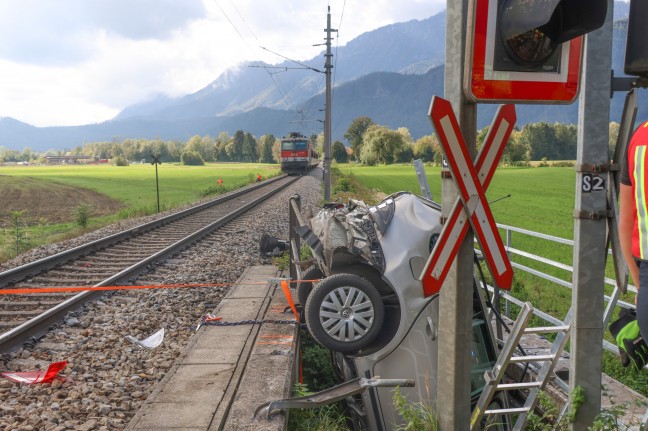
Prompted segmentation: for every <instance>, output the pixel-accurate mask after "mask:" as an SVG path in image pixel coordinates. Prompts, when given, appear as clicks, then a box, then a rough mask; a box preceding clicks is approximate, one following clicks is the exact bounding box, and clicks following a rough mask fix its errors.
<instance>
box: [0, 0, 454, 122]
mask: <svg viewBox="0 0 648 431" xmlns="http://www.w3.org/2000/svg"><path fill="white" fill-rule="evenodd" d="M445 5H446V0H399V1H394V0H373V1H371V2H366V1H365V2H361V1H359V0H328V1H324V0H274V1H268V0H56V1H51V0H2V1H0V117H12V118H15V119H17V120H19V121H23V122H25V123H29V124H31V125H34V126H39V127H44V126H71V125H82V124H92V123H100V122H103V121H106V120H109V119H111V118H113V117H114V116H115V115H117V114H118V113H119V112H120V111H121V110H122V109H123V108H125V107H126V106H129V105H132V104H135V103H138V102H142V101H146V100H148V99H150V98H152V97H154V96H155V95H156V94H166V95H169V96H172V97H178V96H183V95H185V94H190V93H193V92H196V91H198V90H200V89H201V88H203V87H205V86H207V85H208V84H209V83H211V82H212V81H214V80H215V79H216V78H217V77H218V76H219V75H220V74H221V73H222V72H224V71H225V70H226V69H227V68H229V67H233V66H236V65H237V64H240V63H241V62H244V61H256V60H260V61H264V62H266V63H269V64H276V63H281V62H283V61H284V58H282V57H287V58H290V59H293V60H296V61H300V60H308V59H311V58H313V57H316V56H317V55H319V54H320V53H321V52H322V51H323V50H324V47H323V46H313V45H317V44H322V43H324V37H325V36H326V34H325V32H324V29H325V28H326V14H327V7H328V6H330V8H331V26H332V27H333V28H334V29H338V33H337V34H334V36H335V39H334V40H333V47H335V46H344V45H346V44H347V43H348V42H349V41H350V40H352V39H353V38H355V37H357V36H359V35H360V34H362V33H364V32H367V31H370V30H373V29H376V28H378V27H381V26H384V25H388V24H391V23H395V22H404V21H408V20H412V19H425V18H428V17H430V16H432V15H435V14H436V13H438V12H440V11H442V10H443V9H445ZM264 48H265V49H264ZM322 62H324V58H323V57H322ZM322 64H323V63H322Z"/></svg>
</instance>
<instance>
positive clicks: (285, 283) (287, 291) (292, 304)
mask: <svg viewBox="0 0 648 431" xmlns="http://www.w3.org/2000/svg"><path fill="white" fill-rule="evenodd" d="M281 288H282V289H283V293H284V296H285V297H286V300H287V301H288V305H290V309H291V310H292V312H293V314H294V315H295V320H297V321H299V314H297V308H295V301H293V299H292V294H291V293H290V289H289V288H288V281H287V280H281Z"/></svg>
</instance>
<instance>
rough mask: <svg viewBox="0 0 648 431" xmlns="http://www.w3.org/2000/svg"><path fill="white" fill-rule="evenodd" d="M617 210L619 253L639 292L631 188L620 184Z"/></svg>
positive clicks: (633, 206)
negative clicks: (634, 248) (633, 239)
mask: <svg viewBox="0 0 648 431" xmlns="http://www.w3.org/2000/svg"><path fill="white" fill-rule="evenodd" d="M620 195H621V196H620V203H619V205H620V207H621V208H620V209H619V241H620V242H621V253H622V254H623V259H624V260H625V262H626V264H627V265H628V270H629V271H630V275H631V276H632V280H634V285H635V286H637V291H639V268H638V267H637V263H636V261H635V258H634V256H633V255H632V230H633V228H634V211H635V205H634V200H633V197H632V186H628V185H625V184H621V191H620Z"/></svg>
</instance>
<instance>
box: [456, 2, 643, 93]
mask: <svg viewBox="0 0 648 431" xmlns="http://www.w3.org/2000/svg"><path fill="white" fill-rule="evenodd" d="M635 1H636V0H635ZM471 11H472V19H471V18H470V17H469V19H468V38H467V43H468V48H467V55H466V66H467V67H466V75H465V77H464V90H465V94H466V97H467V98H468V99H470V100H472V101H473V102H512V101H517V102H518V103H572V102H573V101H574V100H575V99H576V97H577V96H578V84H579V78H580V69H581V63H582V61H581V57H582V55H581V53H582V50H583V49H582V47H583V40H582V37H580V36H582V35H584V34H585V33H588V32H590V31H593V30H596V29H597V28H599V27H601V26H602V25H603V23H604V22H605V16H606V13H607V0H472V1H471ZM642 42H643V39H642Z"/></svg>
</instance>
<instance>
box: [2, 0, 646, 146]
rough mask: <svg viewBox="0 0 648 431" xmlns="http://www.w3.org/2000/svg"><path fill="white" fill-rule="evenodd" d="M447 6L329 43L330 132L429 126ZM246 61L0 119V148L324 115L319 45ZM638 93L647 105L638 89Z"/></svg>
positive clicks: (285, 122) (483, 119)
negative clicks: (38, 120)
mask: <svg viewBox="0 0 648 431" xmlns="http://www.w3.org/2000/svg"><path fill="white" fill-rule="evenodd" d="M627 14H628V4H627V3H625V2H620V1H616V2H615V19H616V18H619V19H623V18H627ZM626 31H627V20H626V21H618V22H615V25H614V41H613V44H614V46H613V58H612V64H613V69H614V70H615V75H617V76H618V75H621V74H622V71H623V56H624V52H625V34H626ZM444 56H445V12H442V13H439V14H437V15H434V16H432V17H430V18H427V19H423V20H412V21H408V22H404V23H397V24H392V25H388V26H384V27H381V28H378V29H376V30H373V31H370V32H367V33H363V34H362V35H360V36H358V37H357V38H355V39H353V40H352V41H350V42H349V43H348V44H347V45H345V46H341V47H337V48H336V49H335V50H334V57H333V59H334V69H333V72H334V73H333V83H334V88H333V98H332V119H331V124H332V138H333V139H336V140H341V141H343V142H344V141H345V140H344V138H343V136H344V133H345V132H346V129H347V128H348V126H349V124H350V123H351V121H353V119H354V118H356V117H358V116H368V117H370V118H372V119H373V120H374V122H376V123H378V124H383V125H385V126H388V127H390V128H392V129H395V128H398V127H407V128H408V129H409V130H410V133H411V134H412V136H413V137H414V138H415V139H416V138H418V137H420V136H423V135H428V134H430V133H432V127H431V125H430V122H429V119H428V118H427V110H428V108H429V104H430V100H431V98H432V96H433V95H435V94H436V95H442V94H443V66H442V65H443V62H444ZM301 64H302V65H304V66H306V67H308V68H310V69H306V68H304V69H302V70H298V69H295V67H296V65H295V63H293V62H288V61H286V62H283V63H281V64H277V65H267V64H263V63H247V64H241V65H239V66H237V67H233V68H230V69H228V70H227V71H225V72H224V73H223V74H221V75H220V76H219V77H218V78H217V79H216V80H214V81H213V82H212V83H210V84H209V85H207V86H206V87H204V88H203V89H201V90H199V91H197V92H195V93H193V94H188V95H186V96H183V97H180V98H175V99H174V98H170V97H167V96H165V95H156V96H155V97H153V98H151V99H150V100H147V101H143V102H141V103H138V104H135V105H132V106H129V107H126V108H125V109H124V110H122V111H121V112H120V113H119V114H118V115H117V116H116V117H115V118H114V119H112V120H110V121H106V122H103V123H99V124H89V125H84V126H73V127H44V128H38V127H33V126H30V125H28V124H25V123H21V122H19V121H16V120H14V119H11V118H1V119H0V146H5V147H9V148H14V149H21V148H23V147H26V146H29V147H31V148H32V149H34V150H38V151H44V150H47V149H63V148H72V147H75V146H77V145H82V144H83V143H84V142H95V141H110V140H114V139H117V140H119V139H124V138H147V139H154V138H160V139H164V140H186V139H188V138H189V137H191V136H193V135H196V134H198V135H206V134H209V135H211V136H216V135H218V134H219V133H220V132H221V131H226V132H228V133H229V134H230V135H233V134H234V132H236V131H237V130H244V131H246V132H250V133H252V134H253V135H255V136H257V137H258V136H261V135H263V134H266V133H272V134H274V135H275V136H283V135H285V134H286V133H287V132H289V131H293V130H298V131H301V132H303V133H305V134H307V135H310V134H311V133H319V132H321V130H322V123H321V121H322V120H323V118H324V114H323V112H321V111H322V110H323V108H324V75H323V73H320V72H321V70H322V69H323V64H324V57H323V53H322V54H320V55H318V56H316V57H315V58H313V59H311V60H309V61H304V62H301ZM641 93H642V94H640V95H639V101H640V112H639V118H641V116H642V113H643V112H646V108H648V103H647V102H648V101H647V100H646V97H645V90H641ZM622 106H623V95H622V94H616V95H615V96H614V98H613V99H612V109H611V116H610V118H611V120H613V121H619V117H620V113H621V109H622ZM495 109H496V105H487V104H485V105H480V107H479V110H478V111H479V112H478V127H479V128H481V127H483V126H485V125H487V124H489V123H490V120H491V118H492V116H493V115H494V112H495ZM517 111H518V125H519V126H522V125H524V124H526V123H529V122H537V121H547V122H554V121H560V122H565V123H576V122H577V120H578V105H577V104H573V105H569V106H556V105H518V107H517Z"/></svg>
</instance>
